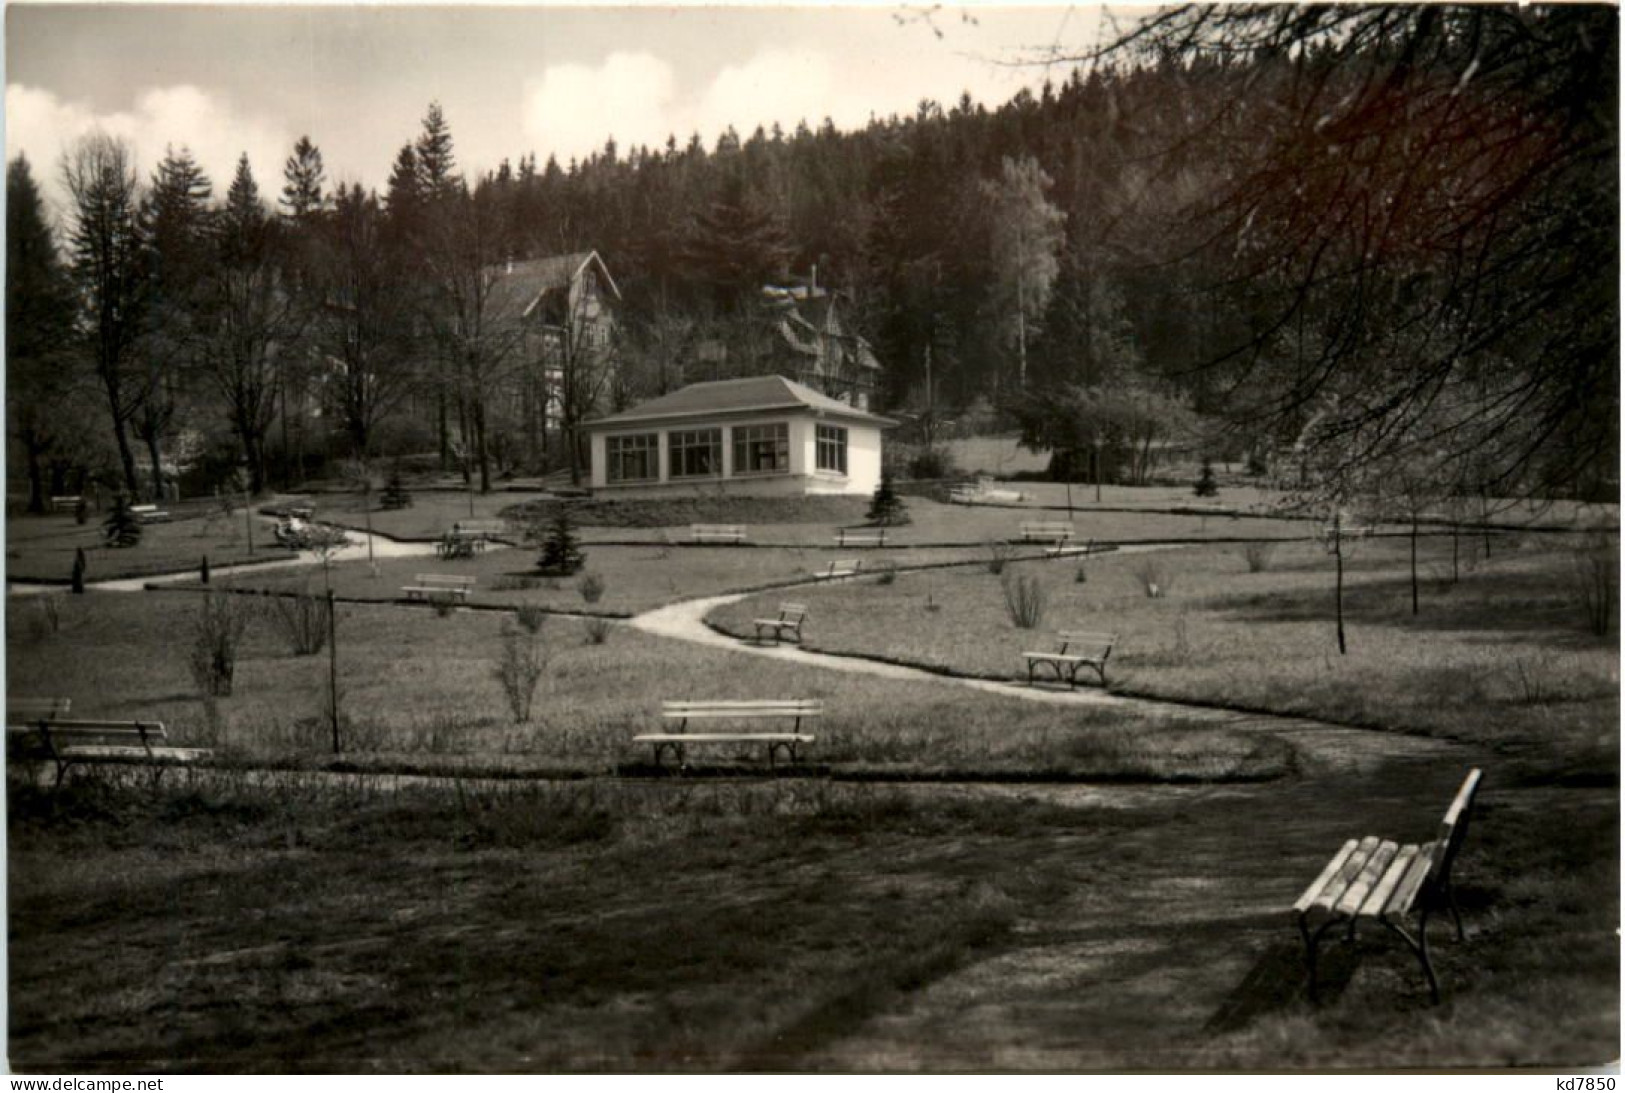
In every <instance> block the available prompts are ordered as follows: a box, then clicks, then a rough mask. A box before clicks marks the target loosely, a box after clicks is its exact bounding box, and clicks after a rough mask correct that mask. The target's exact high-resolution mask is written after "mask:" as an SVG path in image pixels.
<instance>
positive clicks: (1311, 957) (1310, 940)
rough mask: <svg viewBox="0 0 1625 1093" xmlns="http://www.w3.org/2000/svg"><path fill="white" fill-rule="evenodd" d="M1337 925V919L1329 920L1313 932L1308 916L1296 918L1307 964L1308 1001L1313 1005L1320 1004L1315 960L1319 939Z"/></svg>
mask: <svg viewBox="0 0 1625 1093" xmlns="http://www.w3.org/2000/svg"><path fill="white" fill-rule="evenodd" d="M1337 924H1338V919H1336V918H1329V919H1327V920H1326V921H1325V922H1323V923H1321V924H1320V928H1319V929H1317V930H1314V931H1311V930H1310V929H1309V916H1308V914H1301V915H1299V916H1298V933H1299V934H1301V935H1302V936H1303V944H1304V949H1305V950H1306V954H1305V955H1306V956H1307V958H1308V963H1309V1001H1310V1002H1311V1003H1313V1004H1315V1005H1319V1004H1320V996H1319V991H1320V981H1319V979H1318V978H1317V976H1316V974H1315V973H1316V959H1317V957H1318V956H1319V954H1320V939H1321V937H1322V936H1323V935H1324V934H1325V933H1326V931H1328V930H1330V929H1331V928H1332V927H1334V926H1336V925H1337Z"/></svg>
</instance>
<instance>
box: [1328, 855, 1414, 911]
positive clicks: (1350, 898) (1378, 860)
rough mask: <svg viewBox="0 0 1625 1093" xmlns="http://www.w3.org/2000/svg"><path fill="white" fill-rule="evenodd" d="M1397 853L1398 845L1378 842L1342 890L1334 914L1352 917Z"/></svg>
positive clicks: (1363, 903) (1362, 904)
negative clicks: (1358, 870)
mask: <svg viewBox="0 0 1625 1093" xmlns="http://www.w3.org/2000/svg"><path fill="white" fill-rule="evenodd" d="M1397 853H1399V844H1398V843H1394V842H1389V841H1387V840H1386V839H1385V840H1383V841H1382V842H1379V843H1378V844H1377V849H1375V850H1373V851H1372V852H1371V856H1370V857H1368V858H1366V860H1365V864H1364V865H1362V866H1360V872H1359V873H1358V874H1357V875H1356V876H1355V877H1354V879H1353V880H1351V881H1350V882H1349V885H1348V887H1347V888H1345V889H1344V890H1343V895H1342V897H1341V898H1340V899H1338V901H1337V905H1336V907H1335V908H1334V909H1335V910H1336V912H1337V913H1338V914H1340V915H1352V914H1355V913H1356V912H1358V911H1359V910H1360V908H1361V907H1363V906H1364V905H1365V900H1366V897H1367V896H1369V895H1370V894H1371V889H1372V888H1374V887H1376V884H1377V882H1378V881H1379V880H1381V879H1382V875H1383V872H1384V871H1385V870H1386V869H1387V868H1388V863H1389V862H1391V861H1393V860H1394V855H1395V854H1397Z"/></svg>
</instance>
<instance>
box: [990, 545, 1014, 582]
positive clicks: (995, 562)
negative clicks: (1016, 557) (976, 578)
mask: <svg viewBox="0 0 1625 1093" xmlns="http://www.w3.org/2000/svg"><path fill="white" fill-rule="evenodd" d="M1014 553H1015V548H1014V547H1012V546H1011V545H1010V544H1009V543H1007V542H1005V541H1004V540H1003V539H989V540H988V543H987V571H988V572H989V573H991V574H993V575H994V576H995V577H997V576H999V575H1000V574H1002V573H1003V572H1004V567H1005V565H1006V564H1007V563H1009V561H1010V555H1012V554H1014Z"/></svg>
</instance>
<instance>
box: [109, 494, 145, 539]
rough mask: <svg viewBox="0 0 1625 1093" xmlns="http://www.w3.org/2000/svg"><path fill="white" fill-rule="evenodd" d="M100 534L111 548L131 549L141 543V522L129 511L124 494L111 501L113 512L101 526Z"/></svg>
mask: <svg viewBox="0 0 1625 1093" xmlns="http://www.w3.org/2000/svg"><path fill="white" fill-rule="evenodd" d="M102 534H103V536H104V537H105V538H106V541H107V545H108V546H111V547H133V546H135V545H136V544H137V543H139V542H141V521H140V520H137V519H136V516H135V513H133V512H131V511H130V499H129V498H128V497H126V496H125V495H124V494H122V493H121V494H119V495H118V496H117V497H115V498H114V499H113V511H112V512H110V513H109V514H108V516H107V520H106V521H105V522H104V523H103V524H102Z"/></svg>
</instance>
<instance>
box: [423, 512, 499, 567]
mask: <svg viewBox="0 0 1625 1093" xmlns="http://www.w3.org/2000/svg"><path fill="white" fill-rule="evenodd" d="M504 530H506V526H505V525H504V524H503V522H502V521H501V520H462V521H459V522H457V523H455V524H453V525H452V526H451V530H450V531H448V532H446V533H445V534H444V535H442V536H441V537H440V541H439V542H438V543H436V544H435V547H434V549H435V553H436V554H437V555H439V556H440V557H441V558H472V557H473V556H474V555H476V554H478V553H479V552H480V551H482V550H484V549H485V548H486V546H487V545H488V544H490V543H493V542H496V541H497V540H498V537H499V536H501V535H502V533H503V531H504Z"/></svg>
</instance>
